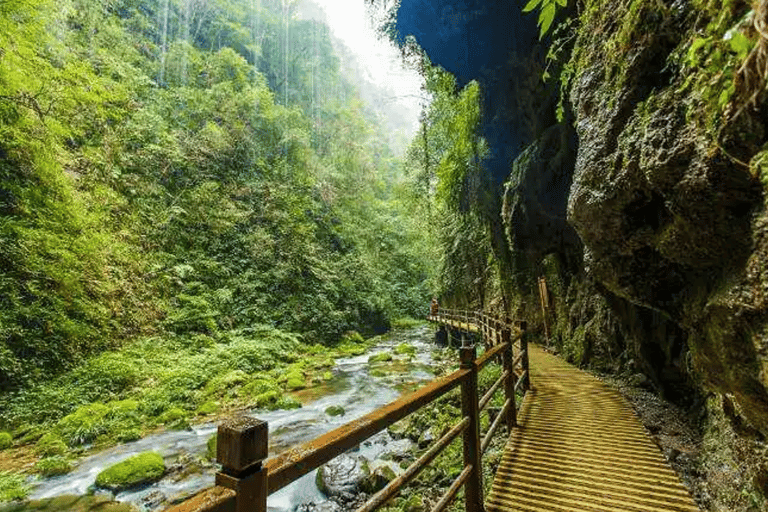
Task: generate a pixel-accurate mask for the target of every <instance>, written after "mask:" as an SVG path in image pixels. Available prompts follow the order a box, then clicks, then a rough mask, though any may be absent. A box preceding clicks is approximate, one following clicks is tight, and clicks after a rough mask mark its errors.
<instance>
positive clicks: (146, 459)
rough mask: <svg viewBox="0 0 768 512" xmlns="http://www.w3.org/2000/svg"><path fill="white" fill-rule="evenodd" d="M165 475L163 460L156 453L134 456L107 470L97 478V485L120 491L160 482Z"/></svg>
mask: <svg viewBox="0 0 768 512" xmlns="http://www.w3.org/2000/svg"><path fill="white" fill-rule="evenodd" d="M163 473H165V463H164V462H163V458H162V457H161V456H160V455H159V454H157V453H154V452H144V453H140V454H138V455H134V456H133V457H130V458H128V459H126V460H124V461H122V462H118V463H117V464H115V465H113V466H111V467H109V468H107V469H105V470H104V471H102V472H101V473H99V475H98V476H97V477H96V485H97V486H99V487H105V488H107V489H111V490H113V491H120V490H123V489H128V488H130V487H135V486H137V485H142V484H148V483H151V482H155V481H157V480H159V479H160V478H161V477H162V476H163Z"/></svg>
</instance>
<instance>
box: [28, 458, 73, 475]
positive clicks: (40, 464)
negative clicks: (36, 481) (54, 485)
mask: <svg viewBox="0 0 768 512" xmlns="http://www.w3.org/2000/svg"><path fill="white" fill-rule="evenodd" d="M35 471H37V472H38V473H40V474H41V475H43V476H55V475H64V474H66V473H69V472H70V471H72V462H71V461H70V460H69V459H67V458H66V457H63V456H61V455H54V456H52V457H45V458H43V459H40V460H39V461H37V464H35Z"/></svg>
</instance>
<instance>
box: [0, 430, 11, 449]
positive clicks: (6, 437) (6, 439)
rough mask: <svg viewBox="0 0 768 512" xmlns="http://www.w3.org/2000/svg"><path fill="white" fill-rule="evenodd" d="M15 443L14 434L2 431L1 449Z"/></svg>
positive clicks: (0, 433) (0, 436) (0, 438)
mask: <svg viewBox="0 0 768 512" xmlns="http://www.w3.org/2000/svg"><path fill="white" fill-rule="evenodd" d="M12 444H13V436H12V435H11V434H9V433H8V432H0V450H5V449H6V448H10V447H11V445H12Z"/></svg>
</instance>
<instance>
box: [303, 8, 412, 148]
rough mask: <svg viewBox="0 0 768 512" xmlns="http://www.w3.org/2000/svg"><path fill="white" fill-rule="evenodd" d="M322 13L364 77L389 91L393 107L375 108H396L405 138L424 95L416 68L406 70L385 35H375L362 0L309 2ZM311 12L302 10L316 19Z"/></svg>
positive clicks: (409, 136)
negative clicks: (362, 70)
mask: <svg viewBox="0 0 768 512" xmlns="http://www.w3.org/2000/svg"><path fill="white" fill-rule="evenodd" d="M305 3H308V4H311V3H315V4H317V5H319V6H320V7H321V8H322V9H323V10H324V11H325V20H324V21H325V22H326V23H327V24H328V26H329V27H330V28H331V30H332V31H333V33H334V34H335V35H336V37H338V38H339V39H341V40H342V41H343V42H344V43H345V44H346V46H348V47H349V49H350V50H351V51H352V52H354V53H355V54H357V55H358V57H359V60H360V63H361V64H362V65H363V67H364V68H365V72H366V78H367V79H368V80H369V81H371V82H373V83H376V84H378V85H379V86H381V87H383V88H386V89H389V90H390V91H391V93H392V94H391V97H390V98H391V99H390V100H389V101H388V102H387V103H390V102H391V103H392V105H376V107H379V108H382V109H383V110H390V111H391V110H393V109H392V108H390V107H392V106H397V107H399V108H397V109H396V110H397V112H398V115H399V116H403V117H405V123H403V124H406V125H407V126H411V127H412V129H411V133H408V134H407V135H408V138H409V139H410V138H411V136H412V135H413V134H414V133H415V132H416V130H417V129H418V119H419V114H420V112H421V105H422V102H423V100H422V98H423V97H424V92H423V91H422V90H421V86H422V83H423V78H422V77H421V75H420V74H419V73H418V71H416V70H415V69H409V68H408V67H407V66H406V65H405V64H404V62H403V60H402V58H401V56H400V50H398V49H397V48H396V47H395V45H394V44H393V43H391V42H390V41H389V39H387V38H386V36H383V35H380V34H378V33H377V31H376V28H375V27H374V23H373V22H372V21H371V19H370V16H369V15H368V13H367V12H366V6H365V4H366V2H365V1H364V0H309V1H308V2H305ZM311 11H312V9H311V8H310V9H309V10H308V11H305V13H307V15H309V16H311V17H315V16H313V15H312V14H309V13H311Z"/></svg>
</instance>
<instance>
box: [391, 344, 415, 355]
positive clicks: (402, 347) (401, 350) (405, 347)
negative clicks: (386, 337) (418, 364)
mask: <svg viewBox="0 0 768 512" xmlns="http://www.w3.org/2000/svg"><path fill="white" fill-rule="evenodd" d="M395 354H397V355H400V356H413V355H415V354H416V347H414V346H413V345H409V344H408V343H401V344H399V345H398V346H396V347H395Z"/></svg>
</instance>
